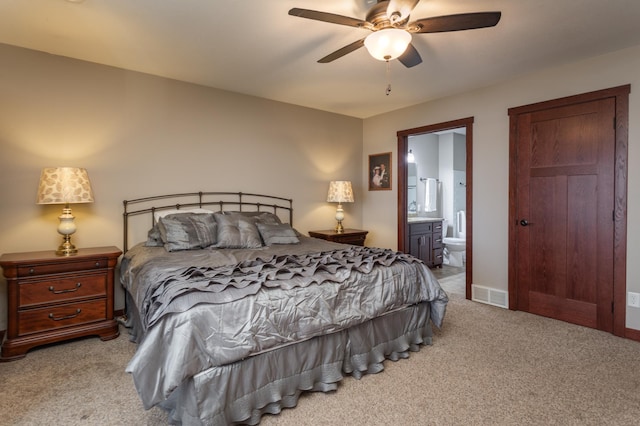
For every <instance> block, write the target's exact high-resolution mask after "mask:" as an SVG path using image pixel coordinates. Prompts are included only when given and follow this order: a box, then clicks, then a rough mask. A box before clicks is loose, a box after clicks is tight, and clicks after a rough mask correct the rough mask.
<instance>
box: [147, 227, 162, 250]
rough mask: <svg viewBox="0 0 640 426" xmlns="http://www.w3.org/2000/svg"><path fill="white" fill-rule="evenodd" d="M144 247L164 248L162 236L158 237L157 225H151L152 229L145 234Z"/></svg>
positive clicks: (158, 229)
mask: <svg viewBox="0 0 640 426" xmlns="http://www.w3.org/2000/svg"><path fill="white" fill-rule="evenodd" d="M144 245H145V246H146V247H162V246H164V242H162V235H160V228H159V227H158V224H157V223H156V224H155V225H153V228H151V229H149V232H148V233H147V242H146V243H145V244H144Z"/></svg>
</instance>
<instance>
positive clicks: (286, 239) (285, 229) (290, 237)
mask: <svg viewBox="0 0 640 426" xmlns="http://www.w3.org/2000/svg"><path fill="white" fill-rule="evenodd" d="M256 227H257V228H258V231H259V232H260V236H261V237H262V240H263V241H264V244H265V245H267V246H270V245H273V244H298V243H299V242H300V240H299V239H298V236H297V235H296V231H294V230H293V228H292V227H291V225H289V224H288V223H281V224H278V225H271V224H266V223H260V222H258V223H256Z"/></svg>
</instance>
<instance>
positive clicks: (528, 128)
mask: <svg viewBox="0 0 640 426" xmlns="http://www.w3.org/2000/svg"><path fill="white" fill-rule="evenodd" d="M615 116H616V105H615V99H614V98H606V99H598V100H593V101H589V102H581V103H577V104H573V105H566V106H558V107H550V108H548V109H544V110H539V111H534V112H531V113H525V114H519V115H518V117H517V120H516V126H517V136H516V138H517V139H516V143H517V160H516V170H517V171H516V176H517V188H516V191H517V192H516V197H515V198H516V200H515V201H516V221H517V223H516V228H514V230H515V232H516V234H517V235H516V237H517V246H516V250H517V253H516V256H515V258H516V268H517V270H516V275H517V309H519V310H523V311H528V312H531V313H535V314H539V315H543V316H547V317H552V318H556V319H560V320H563V321H567V322H572V323H576V324H580V325H584V326H587V327H592V328H598V329H601V330H607V331H610V332H611V331H612V330H613V282H614V280H613V273H614V267H613V266H614V259H613V253H614V249H613V246H614V220H615V217H614V177H615V170H614V165H615V146H616V144H615Z"/></svg>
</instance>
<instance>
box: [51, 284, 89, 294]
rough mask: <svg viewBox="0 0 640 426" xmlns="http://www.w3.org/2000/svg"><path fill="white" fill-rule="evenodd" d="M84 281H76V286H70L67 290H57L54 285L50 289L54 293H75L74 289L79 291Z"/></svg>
mask: <svg viewBox="0 0 640 426" xmlns="http://www.w3.org/2000/svg"><path fill="white" fill-rule="evenodd" d="M81 285H82V283H76V286H75V287H74V288H68V289H66V290H56V289H55V288H53V286H50V287H49V291H50V292H51V293H53V294H62V293H73V292H74V291H78V289H79V288H80V286H81Z"/></svg>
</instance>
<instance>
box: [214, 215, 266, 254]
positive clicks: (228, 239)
mask: <svg viewBox="0 0 640 426" xmlns="http://www.w3.org/2000/svg"><path fill="white" fill-rule="evenodd" d="M214 216H215V218H216V222H217V223H218V237H217V239H218V243H217V244H216V247H218V248H260V247H262V239H261V238H260V233H259V232H258V228H256V225H255V223H254V221H253V220H252V218H247V217H244V216H242V215H240V214H219V213H216V214H215V215H214Z"/></svg>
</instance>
